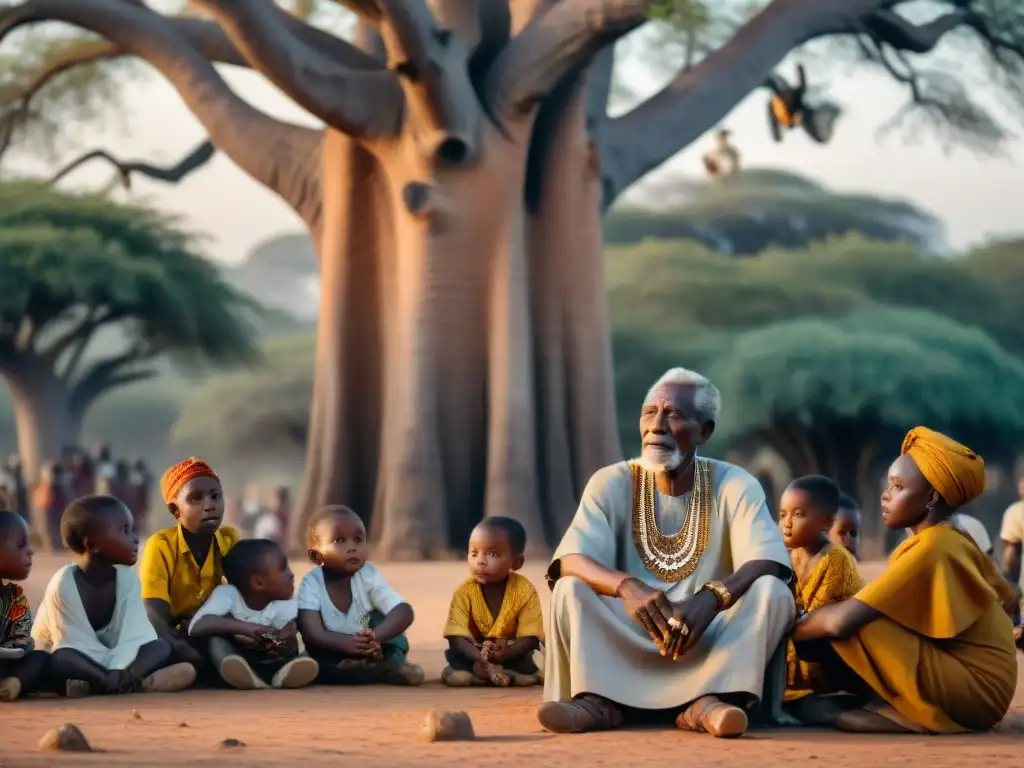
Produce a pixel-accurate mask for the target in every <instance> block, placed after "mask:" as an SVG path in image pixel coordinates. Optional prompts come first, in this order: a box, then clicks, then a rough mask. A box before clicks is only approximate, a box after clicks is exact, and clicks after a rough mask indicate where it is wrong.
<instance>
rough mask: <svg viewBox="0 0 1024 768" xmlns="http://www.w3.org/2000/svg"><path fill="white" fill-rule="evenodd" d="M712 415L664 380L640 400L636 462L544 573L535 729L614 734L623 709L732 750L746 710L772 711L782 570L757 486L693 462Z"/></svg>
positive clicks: (703, 385)
mask: <svg viewBox="0 0 1024 768" xmlns="http://www.w3.org/2000/svg"><path fill="white" fill-rule="evenodd" d="M720 405H721V397H720V395H719V393H718V390H717V388H716V387H715V386H714V385H713V384H712V383H711V382H710V381H708V380H707V379H706V378H704V377H703V376H701V375H699V374H696V373H693V372H692V371H687V370H685V369H682V368H676V369H673V370H670V371H668V372H667V373H666V374H665V375H664V376H662V378H661V379H660V380H659V381H658V382H657V383H656V384H655V385H654V387H653V388H652V389H651V391H650V392H649V393H648V395H647V398H646V400H645V401H644V406H643V409H642V411H641V414H640V434H641V437H642V439H643V452H642V456H641V458H640V459H638V460H636V461H632V462H621V463H619V464H614V465H612V466H610V467H605V468H604V469H602V470H600V471H598V472H597V473H596V474H595V475H594V476H593V477H592V478H591V480H590V482H589V483H588V484H587V488H586V490H585V491H584V493H583V500H582V501H581V502H580V506H579V509H578V511H577V512H576V516H575V518H574V519H573V521H572V524H571V525H570V526H569V530H568V531H566V534H565V537H564V538H563V539H562V543H561V544H560V545H559V546H558V549H557V551H556V552H555V555H554V559H553V560H552V563H551V566H550V568H549V570H548V578H549V580H550V582H552V583H553V592H552V597H551V619H550V622H549V630H550V632H549V636H548V639H549V645H548V650H547V662H546V663H547V668H546V674H545V687H544V699H545V702H544V703H543V704H541V706H540V708H539V709H538V712H537V716H538V719H539V720H540V722H541V724H542V725H543V726H544V727H545V728H546V729H547V730H549V731H553V732H556V733H573V732H577V733H578V732H582V731H594V730H603V729H608V728H614V727H615V726H617V725H619V724H620V723H621V721H622V707H631V708H638V709H644V710H672V711H675V712H678V716H677V717H676V721H675V722H676V726H677V727H679V728H682V729H685V730H692V731H702V732H707V733H711V734H713V735H715V736H720V737H735V736H740V735H742V734H743V733H744V732H745V731H746V729H747V724H748V719H747V712H748V711H749V710H751V709H752V708H754V707H755V706H758V705H760V706H761V707H762V708H767V709H769V710H770V711H771V712H772V713H774V714H777V713H778V712H779V705H780V702H781V698H782V692H783V689H784V686H785V680H784V679H782V677H783V674H784V667H783V664H782V662H783V655H782V654H779V653H776V651H777V650H778V649H779V648H780V644H781V642H782V640H783V639H784V637H785V636H786V632H787V630H788V629H789V628H790V626H791V625H792V623H793V620H794V617H795V607H794V603H793V595H792V592H791V590H790V588H789V587H788V583H789V581H790V579H791V572H790V564H789V555H788V553H787V552H786V548H785V546H784V545H783V543H782V537H781V535H780V533H779V529H778V527H777V526H776V524H775V521H774V520H773V519H772V516H771V514H770V513H769V512H768V509H767V507H766V506H765V498H764V493H763V491H762V490H761V487H760V485H759V484H758V483H757V481H756V480H755V479H754V478H753V477H752V476H751V475H750V474H748V473H747V472H746V471H744V470H743V469H741V468H739V467H736V466H733V465H731V464H726V463H725V462H721V461H713V460H710V459H704V458H700V457H698V456H697V449H698V448H699V447H700V446H702V445H704V444H705V443H707V441H708V439H709V438H710V437H711V435H712V433H713V432H714V431H715V419H716V418H717V416H718V411H719V408H720ZM770 662H771V663H770Z"/></svg>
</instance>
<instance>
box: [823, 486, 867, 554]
mask: <svg viewBox="0 0 1024 768" xmlns="http://www.w3.org/2000/svg"><path fill="white" fill-rule="evenodd" d="M828 537H829V539H830V540H831V541H832V543H833V544H835V545H837V546H840V547H842V548H843V549H845V550H846V551H847V552H849V553H850V554H851V555H853V559H854V560H859V559H860V504H858V503H857V502H856V500H855V499H854V498H853V497H852V496H849V495H848V494H845V493H840V494H839V508H838V509H837V510H836V517H835V520H833V522H832V528H831V529H830V530H829V532H828Z"/></svg>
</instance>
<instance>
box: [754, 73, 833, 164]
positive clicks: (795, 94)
mask: <svg viewBox="0 0 1024 768" xmlns="http://www.w3.org/2000/svg"><path fill="white" fill-rule="evenodd" d="M796 74H797V82H796V85H790V84H789V82H788V81H787V80H786V79H785V78H784V77H783V76H782V75H780V74H778V73H777V72H773V73H772V74H771V75H770V76H769V77H768V80H767V81H766V82H765V87H766V88H768V90H769V91H771V96H770V97H769V99H768V128H769V129H770V130H771V134H772V138H774V139H775V141H776V142H780V143H781V142H782V134H783V130H792V129H794V128H797V127H800V128H803V129H804V132H805V133H806V134H807V135H808V136H810V138H811V139H812V140H813V141H815V142H817V143H818V144H828V142H829V141H830V140H831V139H832V134H833V132H834V130H835V124H836V119H837V118H838V117H839V115H840V114H842V110H841V109H840V108H839V106H838V105H836V104H833V103H830V102H825V101H821V102H819V103H817V104H812V103H810V101H809V100H808V93H807V73H806V72H805V71H804V68H803V65H802V64H798V65H797V68H796Z"/></svg>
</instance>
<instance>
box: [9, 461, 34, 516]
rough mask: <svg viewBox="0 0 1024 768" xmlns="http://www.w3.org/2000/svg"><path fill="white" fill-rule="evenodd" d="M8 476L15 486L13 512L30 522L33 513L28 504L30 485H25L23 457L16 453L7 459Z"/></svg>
mask: <svg viewBox="0 0 1024 768" xmlns="http://www.w3.org/2000/svg"><path fill="white" fill-rule="evenodd" d="M7 474H8V475H10V478H11V483H12V486H13V487H12V488H11V505H12V507H13V509H12V511H14V512H17V513H18V514H19V515H21V516H22V517H23V518H25V520H28V518H29V514H30V512H31V510H30V509H29V504H28V485H27V484H26V483H25V473H24V471H23V470H22V467H21V456H19V455H18V454H16V453H12V454H11V455H10V456H9V457H8V459H7Z"/></svg>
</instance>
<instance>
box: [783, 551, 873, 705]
mask: <svg viewBox="0 0 1024 768" xmlns="http://www.w3.org/2000/svg"><path fill="white" fill-rule="evenodd" d="M860 587H861V579H860V573H859V572H858V570H857V561H856V560H854V558H853V555H851V554H850V553H849V552H847V551H846V550H845V549H844V548H843V547H837V546H835V545H833V544H829V545H828V546H827V548H826V549H825V551H824V552H822V553H821V557H820V558H819V559H818V564H817V565H816V566H814V569H813V570H812V571H811V573H810V575H809V576H808V577H807V578H806V579H805V580H804V581H800V582H798V583H797V586H796V605H797V610H798V611H800V612H808V613H809V612H811V611H815V610H817V609H818V608H821V607H822V606H825V605H829V604H830V603H838V602H841V601H843V600H848V599H850V598H851V597H853V596H854V595H855V594H857V592H858V591H859V590H860ZM812 693H834V691H832V690H831V689H830V686H829V684H828V682H827V681H826V679H825V676H824V674H823V673H822V670H821V668H820V667H819V665H817V664H811V663H808V662H806V661H800V659H799V658H798V657H797V655H796V648H795V647H794V646H793V641H792V640H790V641H789V645H788V647H787V648H786V701H794V700H796V699H800V698H803V697H804V696H808V695H810V694H812Z"/></svg>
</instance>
